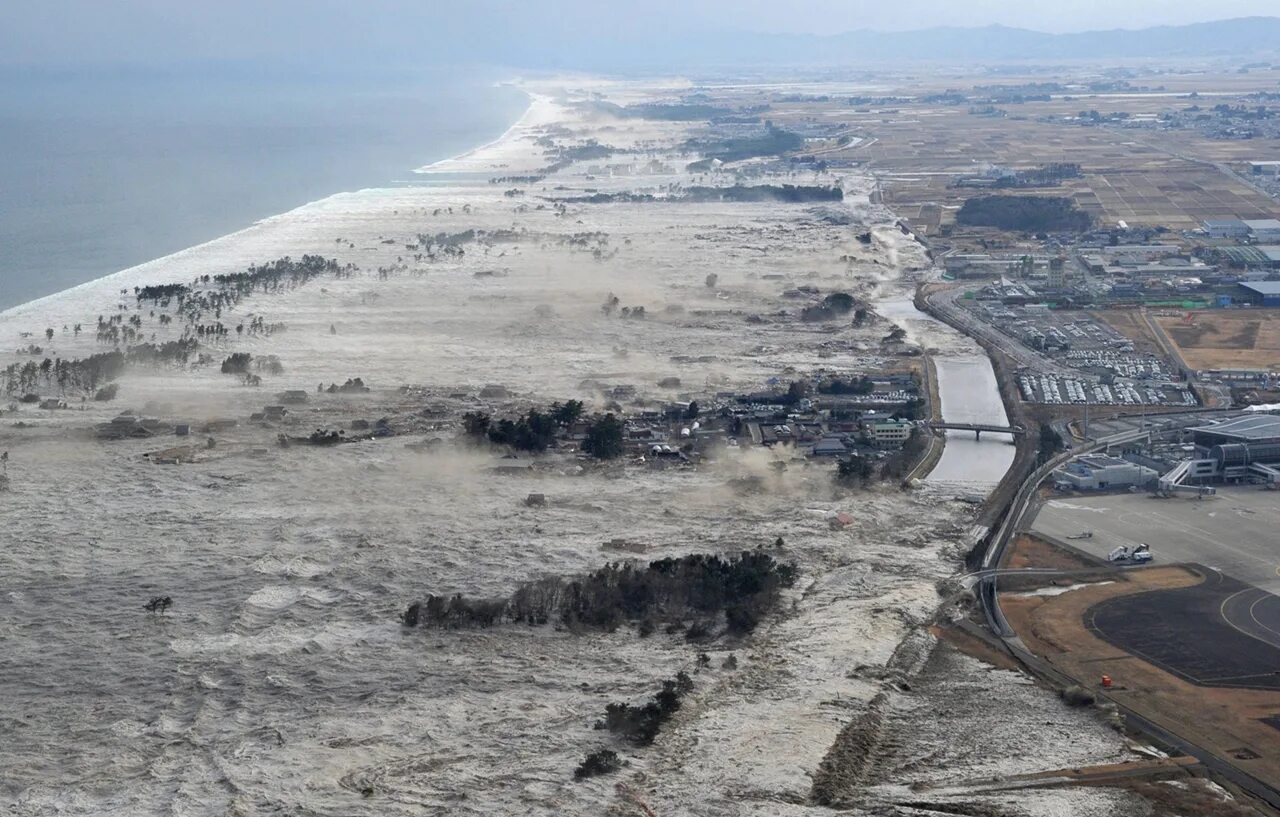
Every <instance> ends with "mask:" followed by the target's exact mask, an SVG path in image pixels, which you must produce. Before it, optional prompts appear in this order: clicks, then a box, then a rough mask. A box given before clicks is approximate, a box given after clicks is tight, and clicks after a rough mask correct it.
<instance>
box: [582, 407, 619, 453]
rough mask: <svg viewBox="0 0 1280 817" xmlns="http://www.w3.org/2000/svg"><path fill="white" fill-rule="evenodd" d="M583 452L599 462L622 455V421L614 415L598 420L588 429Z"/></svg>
mask: <svg viewBox="0 0 1280 817" xmlns="http://www.w3.org/2000/svg"><path fill="white" fill-rule="evenodd" d="M582 450H583V451H585V452H587V453H588V454H590V455H591V456H593V457H595V458H596V459H599V460H611V459H614V458H615V457H619V456H621V455H622V421H621V420H619V419H618V418H617V417H615V416H613V414H606V415H605V416H603V417H601V418H599V419H597V420H596V421H595V422H593V423H592V424H591V427H590V428H588V429H587V437H586V439H584V440H583V441H582Z"/></svg>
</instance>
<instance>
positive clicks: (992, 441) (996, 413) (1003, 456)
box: [929, 355, 1014, 486]
mask: <svg viewBox="0 0 1280 817" xmlns="http://www.w3.org/2000/svg"><path fill="white" fill-rule="evenodd" d="M934 366H935V367H936V369H937V372H938V392H939V394H940V397H941V400H942V419H943V420H945V421H946V422H949V423H985V424H989V425H1007V424H1008V422H1009V418H1008V415H1006V414H1005V411H1004V403H1003V402H1002V401H1001V400H1000V388H999V386H998V385H997V383H996V373H995V371H993V370H992V368H991V361H990V360H988V359H987V358H986V357H985V356H983V355H955V356H946V357H938V358H936V359H935V360H934ZM1013 455H1014V446H1013V435H1011V434H993V433H990V432H983V433H982V435H981V437H978V438H975V435H974V433H973V432H972V431H958V430H957V431H948V432H947V446H946V448H945V449H943V453H942V459H941V460H940V461H939V462H938V465H937V467H935V468H934V469H933V472H932V473H930V474H929V479H931V480H933V481H935V482H962V483H973V484H975V485H983V486H986V485H994V484H995V483H998V482H999V481H1000V480H1001V478H1003V477H1004V475H1005V472H1006V471H1008V470H1009V466H1010V465H1011V464H1012V463H1013Z"/></svg>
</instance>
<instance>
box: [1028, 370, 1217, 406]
mask: <svg viewBox="0 0 1280 817" xmlns="http://www.w3.org/2000/svg"><path fill="white" fill-rule="evenodd" d="M1018 390H1019V391H1020V392H1021V393H1022V399H1023V400H1026V401H1027V402H1030V403H1050V404H1055V405H1057V404H1062V405H1085V404H1088V405H1107V406H1188V407H1194V406H1196V405H1198V404H1197V403H1196V398H1195V396H1194V395H1193V394H1191V392H1189V391H1187V390H1186V389H1185V388H1183V387H1181V386H1173V385H1169V384H1164V383H1142V382H1126V381H1119V380H1117V381H1116V382H1114V383H1112V384H1110V385H1107V384H1105V383H1095V382H1093V381H1091V380H1086V379H1084V378H1082V377H1081V378H1076V377H1065V376H1062V375H1056V374H1038V373H1036V372H1031V371H1027V372H1021V373H1019V374H1018Z"/></svg>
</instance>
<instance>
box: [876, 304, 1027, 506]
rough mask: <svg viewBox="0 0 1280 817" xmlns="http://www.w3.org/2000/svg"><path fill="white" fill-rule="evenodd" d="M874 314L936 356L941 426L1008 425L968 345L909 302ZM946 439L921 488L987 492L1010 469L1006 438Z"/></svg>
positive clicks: (984, 362) (995, 389)
mask: <svg viewBox="0 0 1280 817" xmlns="http://www.w3.org/2000/svg"><path fill="white" fill-rule="evenodd" d="M876 312H878V313H879V314H880V315H882V316H883V317H885V318H888V319H889V320H891V321H893V322H895V323H897V324H898V325H899V326H901V327H902V328H903V329H905V330H906V331H907V336H908V339H910V340H911V341H913V342H915V343H918V344H920V345H921V346H923V347H925V348H927V349H937V350H938V351H936V352H934V353H933V354H932V359H933V365H934V369H935V371H936V372H937V375H938V395H939V400H940V402H941V403H942V419H943V420H944V421H946V422H950V423H987V424H991V425H1008V422H1009V418H1008V415H1007V414H1006V413H1005V410H1004V402H1003V401H1002V400H1001V399H1000V387H999V384H998V383H997V382H996V373H995V370H994V369H993V368H992V366H991V360H990V359H989V358H987V356H986V355H985V354H983V353H982V352H981V350H979V349H976V346H975V344H974V343H973V342H972V341H971V340H969V339H968V338H966V337H964V336H963V335H962V334H961V333H959V332H957V331H956V330H955V329H952V328H951V327H950V326H947V325H946V324H945V323H942V322H941V321H939V320H937V319H935V318H933V317H932V316H930V315H928V314H926V313H924V312H921V311H920V310H919V309H917V308H916V306H915V304H914V303H912V301H911V298H910V296H902V297H896V298H890V299H886V300H884V301H881V302H879V303H878V304H877V305H876ZM946 435H947V444H946V447H945V448H944V449H943V453H942V459H941V460H939V461H938V464H937V466H935V467H934V469H933V471H932V472H930V474H929V476H928V478H927V479H926V481H927V482H931V483H947V484H957V485H965V486H970V487H972V488H975V489H982V490H987V491H989V490H991V489H993V488H994V487H995V486H996V485H997V484H998V483H999V482H1000V480H1001V479H1002V478H1003V477H1004V475H1005V473H1006V472H1007V471H1008V470H1009V466H1011V465H1012V464H1013V456H1014V451H1015V449H1014V446H1013V437H1012V435H1010V434H994V433H990V432H983V434H982V437H981V439H975V435H974V433H973V432H972V431H948V432H946Z"/></svg>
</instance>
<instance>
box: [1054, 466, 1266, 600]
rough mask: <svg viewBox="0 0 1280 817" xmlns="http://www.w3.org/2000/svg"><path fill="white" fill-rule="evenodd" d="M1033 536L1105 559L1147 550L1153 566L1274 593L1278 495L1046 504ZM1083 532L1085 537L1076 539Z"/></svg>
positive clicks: (1235, 491)
mask: <svg viewBox="0 0 1280 817" xmlns="http://www.w3.org/2000/svg"><path fill="white" fill-rule="evenodd" d="M1031 528H1032V530H1033V531H1035V532H1036V533H1040V534H1043V535H1045V536H1047V537H1049V538H1051V539H1055V540H1058V541H1060V542H1062V543H1064V544H1066V545H1069V546H1071V547H1073V548H1076V549H1078V550H1080V551H1083V552H1085V553H1087V554H1089V555H1091V556H1095V557H1097V558H1099V559H1103V560H1105V559H1106V558H1107V554H1108V553H1110V552H1111V551H1112V550H1113V549H1114V548H1116V547H1117V546H1119V545H1128V546H1129V547H1130V548H1131V549H1132V548H1133V547H1134V546H1135V545H1138V544H1139V543H1142V542H1146V543H1147V544H1149V545H1150V546H1151V552H1152V554H1153V555H1154V557H1155V560H1154V563H1155V564H1174V563H1182V562H1189V563H1196V564H1201V565H1205V566H1206V567H1211V568H1215V569H1217V570H1220V571H1222V572H1223V573H1225V574H1226V575H1228V576H1231V577H1233V578H1236V579H1239V580H1240V581H1242V582H1246V583H1248V584H1251V585H1253V586H1254V587H1257V588H1261V589H1262V590H1266V591H1268V592H1270V593H1274V594H1277V595H1280V492H1277V491H1266V490H1262V489H1260V488H1256V487H1241V488H1230V487H1228V488H1219V489H1218V494H1217V495H1216V496H1211V497H1205V498H1203V499H1196V498H1194V497H1174V498H1169V499H1156V498H1153V497H1152V496H1151V495H1150V494H1147V493H1136V494H1108V495H1103V496H1089V497H1070V498H1066V497H1064V498H1058V499H1051V500H1049V501H1048V502H1047V503H1045V505H1044V506H1043V507H1042V508H1041V509H1040V511H1039V513H1038V514H1037V515H1036V518H1035V521H1034V522H1033V524H1032V526H1031ZM1086 531H1091V532H1092V534H1093V535H1092V537H1091V538H1073V537H1078V536H1080V535H1081V534H1083V533H1085V532H1086Z"/></svg>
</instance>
